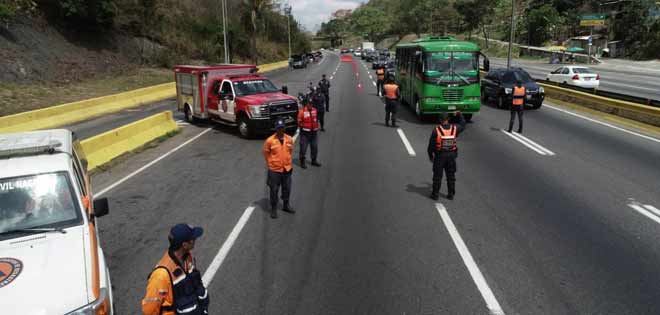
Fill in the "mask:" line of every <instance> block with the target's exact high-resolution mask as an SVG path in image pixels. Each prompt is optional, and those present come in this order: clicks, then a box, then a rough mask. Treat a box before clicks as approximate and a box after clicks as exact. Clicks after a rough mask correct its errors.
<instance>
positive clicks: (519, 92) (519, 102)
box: [509, 81, 527, 133]
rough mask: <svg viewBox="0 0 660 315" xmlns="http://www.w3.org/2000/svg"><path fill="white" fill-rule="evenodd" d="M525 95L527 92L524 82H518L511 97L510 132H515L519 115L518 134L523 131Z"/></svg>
mask: <svg viewBox="0 0 660 315" xmlns="http://www.w3.org/2000/svg"><path fill="white" fill-rule="evenodd" d="M525 95H527V91H526V90H525V87H524V86H522V82H520V81H516V86H514V87H513V96H512V97H511V119H510V120H509V132H511V130H513V123H514V122H515V120H516V114H517V115H518V133H522V130H523V110H524V109H525Z"/></svg>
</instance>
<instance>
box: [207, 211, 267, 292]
mask: <svg viewBox="0 0 660 315" xmlns="http://www.w3.org/2000/svg"><path fill="white" fill-rule="evenodd" d="M254 208H255V207H254V206H249V207H247V209H245V212H243V215H242V216H241V218H240V219H238V223H236V226H234V229H233V230H231V233H229V237H227V239H226V240H225V242H224V243H223V244H222V247H220V250H218V253H217V254H216V255H215V257H214V258H213V261H212V262H211V264H210V265H209V267H208V268H206V271H205V272H204V275H203V276H202V282H203V283H204V287H207V288H208V286H209V284H210V283H211V280H213V277H214V276H215V273H216V272H217V271H218V269H220V266H222V262H223V261H224V260H225V258H227V254H228V253H229V250H231V247H232V246H234V242H236V239H237V238H238V235H239V234H241V231H242V230H243V227H245V224H246V223H247V221H248V220H249V219H250V216H251V215H252V212H254Z"/></svg>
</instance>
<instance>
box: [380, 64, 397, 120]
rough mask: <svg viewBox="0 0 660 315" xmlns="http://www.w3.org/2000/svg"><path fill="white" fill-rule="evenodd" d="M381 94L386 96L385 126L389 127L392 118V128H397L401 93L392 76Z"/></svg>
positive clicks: (388, 78)
mask: <svg viewBox="0 0 660 315" xmlns="http://www.w3.org/2000/svg"><path fill="white" fill-rule="evenodd" d="M381 94H382V95H384V96H385V126H388V127H389V125H390V118H391V119H392V127H394V128H396V127H397V125H396V112H397V109H398V107H399V99H400V98H401V93H400V92H399V86H398V85H397V84H396V83H394V79H393V78H392V77H391V76H388V77H387V81H386V82H385V84H384V85H383V91H382V93H381Z"/></svg>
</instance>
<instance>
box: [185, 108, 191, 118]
mask: <svg viewBox="0 0 660 315" xmlns="http://www.w3.org/2000/svg"><path fill="white" fill-rule="evenodd" d="M186 120H187V121H188V122H191V121H192V115H191V114H190V107H186Z"/></svg>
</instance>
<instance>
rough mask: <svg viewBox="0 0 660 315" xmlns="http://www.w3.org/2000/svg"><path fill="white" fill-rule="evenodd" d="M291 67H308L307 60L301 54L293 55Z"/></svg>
mask: <svg viewBox="0 0 660 315" xmlns="http://www.w3.org/2000/svg"><path fill="white" fill-rule="evenodd" d="M291 68H293V69H299V68H307V60H306V59H305V57H303V56H301V55H293V56H291Z"/></svg>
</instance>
